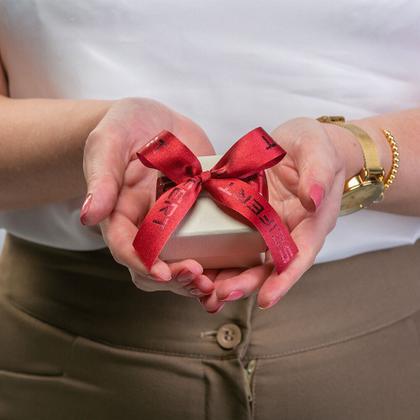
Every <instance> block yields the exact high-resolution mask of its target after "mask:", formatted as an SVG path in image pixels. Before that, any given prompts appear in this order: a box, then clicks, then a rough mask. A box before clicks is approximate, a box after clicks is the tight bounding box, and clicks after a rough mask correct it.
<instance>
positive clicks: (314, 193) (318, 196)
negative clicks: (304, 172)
mask: <svg viewBox="0 0 420 420" xmlns="http://www.w3.org/2000/svg"><path fill="white" fill-rule="evenodd" d="M309 196H310V197H311V199H312V202H313V203H314V206H315V210H316V209H317V208H318V207H319V205H320V204H321V201H322V199H323V198H324V188H322V187H321V186H320V185H318V184H314V185H312V187H311V189H310V191H309Z"/></svg>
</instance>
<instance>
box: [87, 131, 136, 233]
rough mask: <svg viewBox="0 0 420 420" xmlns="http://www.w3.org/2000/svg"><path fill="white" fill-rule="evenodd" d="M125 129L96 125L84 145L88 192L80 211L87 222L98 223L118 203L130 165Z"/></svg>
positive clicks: (90, 223)
mask: <svg viewBox="0 0 420 420" xmlns="http://www.w3.org/2000/svg"><path fill="white" fill-rule="evenodd" d="M124 138H125V132H121V131H116V130H109V129H106V128H105V127H104V128H96V129H95V130H94V131H92V132H91V133H90V134H89V136H88V138H87V140H86V144H85V149H84V156H83V172H84V174H85V179H86V185H87V194H86V198H85V202H84V204H83V206H82V208H81V211H80V221H81V223H82V224H84V225H96V224H98V223H99V222H101V221H102V220H104V219H105V218H106V217H108V216H109V215H110V214H111V212H112V210H113V209H114V208H115V205H116V203H117V198H118V194H119V191H120V188H121V186H122V183H123V179H124V172H125V170H126V167H127V164H128V153H126V152H127V151H126V150H125V149H124V144H123V140H124Z"/></svg>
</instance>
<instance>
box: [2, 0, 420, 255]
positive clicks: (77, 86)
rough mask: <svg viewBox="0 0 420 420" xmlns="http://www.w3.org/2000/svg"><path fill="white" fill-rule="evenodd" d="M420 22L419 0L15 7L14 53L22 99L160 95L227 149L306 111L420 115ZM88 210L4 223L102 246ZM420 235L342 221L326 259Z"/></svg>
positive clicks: (6, 3)
mask: <svg viewBox="0 0 420 420" xmlns="http://www.w3.org/2000/svg"><path fill="white" fill-rule="evenodd" d="M396 15H397V16H398V19H395V18H394V17H395V16H396ZM419 20H420V3H419V2H416V1H408V2H405V3H404V7H401V6H400V3H399V2H395V1H383V0H381V1H379V0H372V1H369V2H368V1H361V0H356V1H354V0H345V1H340V2H337V1H334V0H320V1H317V2H313V1H311V0H296V1H293V2H280V1H277V0H264V1H255V0H253V1H249V0H230V1H226V0H223V1H222V0H215V1H211V2H209V1H207V2H198V1H195V0H182V1H178V2H172V1H170V0H153V1H137V0H125V1H116V0H88V1H86V0H76V1H75V0H71V1H70V0H62V1H56V0H25V1H16V0H2V1H1V2H0V51H1V56H2V59H3V62H4V65H5V67H6V69H7V72H8V77H9V87H10V95H11V96H12V97H15V98H30V97H48V98H109V99H111V98H112V99H114V98H121V97H125V96H142V97H151V98H154V99H157V100H159V101H162V102H163V103H165V104H167V105H169V106H170V107H172V108H174V109H176V110H178V111H180V112H181V113H184V114H186V115H188V116H189V117H191V118H192V119H193V120H195V121H196V122H197V123H198V124H200V125H201V126H202V127H203V128H204V130H205V131H206V132H207V133H208V135H209V137H210V139H211V140H212V141H213V143H214V145H215V148H216V151H217V153H223V152H224V151H226V150H227V149H228V147H229V146H230V145H231V144H232V143H233V142H234V141H236V140H237V139H238V138H239V137H241V136H242V135H243V134H245V133H246V132H247V131H249V130H251V129H252V128H254V127H256V126H262V127H264V128H265V129H266V130H268V131H270V130H272V129H273V128H275V127H276V126H277V125H279V124H281V123H282V122H284V121H286V120H288V119H290V118H294V117H297V116H308V117H317V116H319V115H322V114H342V115H345V116H346V117H347V118H348V119H352V118H362V117H367V116H369V115H373V114H377V113H383V112H388V111H395V110H399V109H405V108H413V107H418V106H419V103H420V72H419V71H418V69H419V68H420V54H418V45H419V41H420V25H418V22H419ZM403 164H404V162H402V165H403ZM391 188H392V187H391ZM82 201H83V197H80V198H78V199H73V200H68V201H66V202H62V203H55V204H51V205H46V206H42V207H38V208H31V209H26V210H16V211H4V212H1V213H0V227H2V228H4V229H6V230H8V231H10V232H11V233H13V234H15V235H16V236H19V237H22V238H25V239H28V240H30V241H34V242H37V243H40V244H45V245H50V246H54V247H58V248H65V249H71V250H93V249H99V248H102V247H104V246H105V243H104V242H103V240H102V237H101V235H100V232H99V229H98V228H97V227H85V226H82V225H81V224H80V222H79V209H80V206H81V203H82ZM419 237H420V218H417V217H408V216H401V215H395V214H386V213H382V212H376V211H372V210H362V211H360V212H358V213H355V214H352V215H349V216H345V217H341V218H339V220H338V223H337V226H336V228H335V229H334V230H333V232H331V234H330V235H329V236H328V237H327V240H326V242H325V244H324V246H323V248H322V250H321V252H320V253H319V255H318V256H317V260H316V262H325V261H331V260H336V259H340V258H344V257H347V256H351V255H354V254H358V253H363V252H368V251H372V250H377V249H382V248H389V247H394V246H399V245H404V244H410V243H414V242H415V240H416V239H417V238H419Z"/></svg>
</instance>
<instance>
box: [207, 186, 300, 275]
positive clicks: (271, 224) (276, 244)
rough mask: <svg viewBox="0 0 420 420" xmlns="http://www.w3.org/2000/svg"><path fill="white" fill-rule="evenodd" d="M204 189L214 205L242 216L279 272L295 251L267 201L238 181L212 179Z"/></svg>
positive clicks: (295, 248)
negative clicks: (215, 202) (254, 228)
mask: <svg viewBox="0 0 420 420" xmlns="http://www.w3.org/2000/svg"><path fill="white" fill-rule="evenodd" d="M206 189H207V191H208V192H209V193H210V194H211V195H212V196H213V198H214V199H215V200H216V201H217V202H219V203H220V204H221V205H223V206H226V207H229V208H230V209H232V210H234V211H236V212H237V213H239V214H241V215H242V216H244V217H245V218H246V219H247V220H249V221H250V222H251V223H252V224H253V225H254V226H255V227H256V228H257V229H258V231H259V232H260V234H261V236H262V237H263V238H264V240H265V242H266V244H267V246H268V249H269V250H270V251H271V255H272V257H273V261H274V265H275V268H276V271H277V273H280V272H282V271H283V270H284V269H285V268H286V266H287V265H288V264H289V263H290V262H291V261H292V260H293V258H294V257H295V256H296V254H297V253H298V248H297V246H296V244H295V242H294V241H293V239H292V237H291V236H290V233H289V231H288V229H287V227H286V226H285V225H284V224H283V222H282V221H281V218H280V216H279V215H278V214H277V212H276V211H275V210H274V209H273V207H271V205H270V204H269V203H268V201H267V200H266V199H265V198H264V197H263V196H262V195H261V194H259V193H258V192H257V191H256V190H255V189H254V188H253V187H252V186H250V185H248V184H247V183H246V182H243V181H241V180H240V179H237V178H219V179H215V178H212V179H210V180H208V181H207V182H206Z"/></svg>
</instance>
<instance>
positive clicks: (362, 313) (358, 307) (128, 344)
mask: <svg viewBox="0 0 420 420" xmlns="http://www.w3.org/2000/svg"><path fill="white" fill-rule="evenodd" d="M419 255H420V241H418V242H417V243H416V244H415V245H409V246H403V247H397V248H392V249H387V250H382V251H375V252H370V253H366V254H361V255H358V256H354V257H351V258H346V259H343V260H339V261H332V262H328V263H323V264H317V265H315V266H313V267H312V268H311V269H310V270H308V271H307V272H306V273H305V274H304V276H303V277H302V278H301V279H300V280H299V282H298V283H297V284H296V285H295V286H294V287H293V288H292V289H291V290H290V291H289V293H288V294H287V295H286V296H285V297H284V298H283V299H282V300H281V301H280V302H279V303H278V304H277V305H275V306H274V307H273V308H270V309H268V310H265V311H261V310H259V309H258V308H257V307H256V304H255V300H256V299H255V295H253V296H251V297H249V298H246V299H241V300H239V301H236V302H231V303H227V304H226V305H225V307H224V308H223V310H222V311H221V312H219V313H218V314H208V313H207V312H205V311H204V310H203V309H202V308H201V306H200V304H199V303H198V302H197V301H196V300H195V299H190V298H185V297H183V296H178V295H175V294H173V293H171V292H143V291H141V290H139V289H137V288H136V287H135V286H134V284H133V283H132V282H131V278H130V275H129V272H128V270H127V269H126V268H125V267H123V266H121V265H119V264H117V263H116V262H115V261H114V260H113V258H112V256H111V254H110V252H109V250H108V249H107V248H105V249H102V250H98V251H68V250H63V249H58V248H53V247H48V246H44V245H39V244H35V243H32V242H29V241H26V240H23V239H21V238H17V237H15V236H13V235H11V234H8V235H7V236H6V241H5V245H4V249H3V254H2V257H1V261H0V269H1V271H0V273H1V274H0V280H1V288H0V290H1V300H2V302H3V303H4V304H5V305H11V306H13V307H14V308H17V309H19V310H21V311H24V312H26V313H27V314H30V315H31V316H33V317H36V318H38V319H40V320H42V321H44V322H47V323H48V324H50V325H53V326H56V327H58V328H60V329H63V330H65V331H67V332H69V333H71V334H74V335H77V336H82V337H86V338H89V339H92V340H95V341H99V342H102V343H105V344H110V345H113V346H118V347H125V348H129V349H134V350H139V351H151V352H161V353H167V354H169V355H170V354H173V355H181V356H189V357H208V358H232V357H238V356H239V357H244V358H247V357H257V356H259V355H261V356H267V355H282V354H285V355H286V354H290V353H292V352H294V351H298V350H299V349H305V348H314V347H316V346H318V345H322V344H323V343H328V342H334V341H337V340H340V339H342V338H345V337H351V336H355V335H358V334H362V333H363V332H365V331H368V330H370V329H375V328H380V327H381V326H383V325H386V324H387V323H390V322H393V321H395V320H397V319H401V318H403V317H405V316H407V315H409V314H411V313H413V312H415V311H416V310H419V309H420V263H419V262H418V260H419V258H418V256H419ZM227 324H234V325H236V326H237V327H239V331H240V336H241V337H240V341H239V344H238V345H236V346H234V347H233V348H231V349H227V348H224V347H223V346H222V344H223V342H222V341H223V338H221V337H220V332H221V330H222V328H223V327H224V326H226V325H227ZM225 330H226V329H225ZM218 333H219V335H218ZM225 338H226V337H225ZM228 339H229V338H228ZM220 340H222V341H220Z"/></svg>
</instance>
